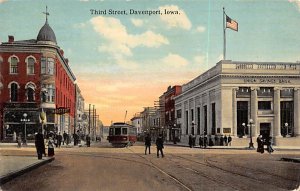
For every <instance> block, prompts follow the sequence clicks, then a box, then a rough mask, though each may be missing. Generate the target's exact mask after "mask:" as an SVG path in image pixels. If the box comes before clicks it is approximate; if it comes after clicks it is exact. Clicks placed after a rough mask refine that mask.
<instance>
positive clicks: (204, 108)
mask: <svg viewBox="0 0 300 191" xmlns="http://www.w3.org/2000/svg"><path fill="white" fill-rule="evenodd" d="M203 112H204V135H207V105H205V106H203Z"/></svg>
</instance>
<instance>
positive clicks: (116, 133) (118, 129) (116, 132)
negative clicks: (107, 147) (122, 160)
mask: <svg viewBox="0 0 300 191" xmlns="http://www.w3.org/2000/svg"><path fill="white" fill-rule="evenodd" d="M115 135H121V128H120V127H119V128H115Z"/></svg>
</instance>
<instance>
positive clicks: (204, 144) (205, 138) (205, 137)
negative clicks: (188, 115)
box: [203, 135, 207, 148]
mask: <svg viewBox="0 0 300 191" xmlns="http://www.w3.org/2000/svg"><path fill="white" fill-rule="evenodd" d="M203 146H204V148H206V146H207V135H205V136H204V139H203Z"/></svg>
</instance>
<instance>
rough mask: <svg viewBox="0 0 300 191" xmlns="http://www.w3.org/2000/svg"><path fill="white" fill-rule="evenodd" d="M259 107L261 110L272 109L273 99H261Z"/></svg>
mask: <svg viewBox="0 0 300 191" xmlns="http://www.w3.org/2000/svg"><path fill="white" fill-rule="evenodd" d="M258 109H259V110H271V101H259V102H258Z"/></svg>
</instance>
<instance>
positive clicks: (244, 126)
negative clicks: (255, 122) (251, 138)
mask: <svg viewBox="0 0 300 191" xmlns="http://www.w3.org/2000/svg"><path fill="white" fill-rule="evenodd" d="M242 126H243V128H244V133H243V136H245V135H246V124H245V123H242Z"/></svg>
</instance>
